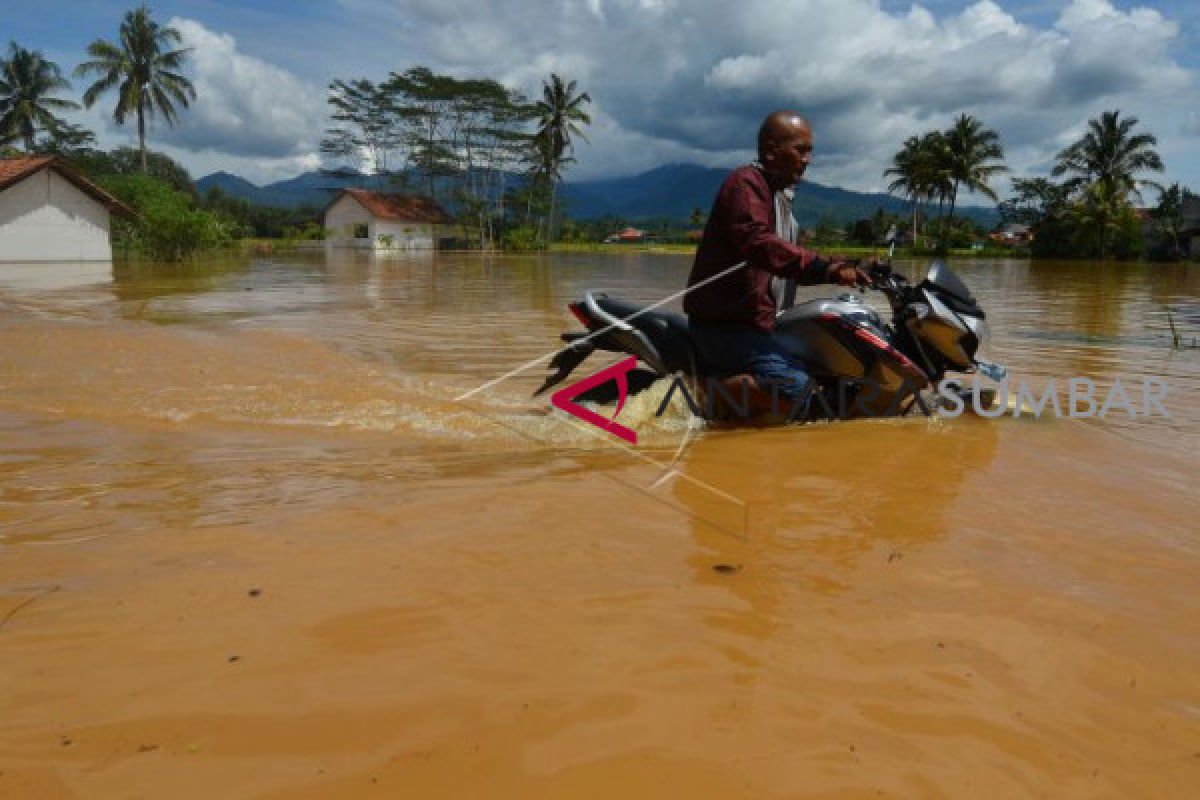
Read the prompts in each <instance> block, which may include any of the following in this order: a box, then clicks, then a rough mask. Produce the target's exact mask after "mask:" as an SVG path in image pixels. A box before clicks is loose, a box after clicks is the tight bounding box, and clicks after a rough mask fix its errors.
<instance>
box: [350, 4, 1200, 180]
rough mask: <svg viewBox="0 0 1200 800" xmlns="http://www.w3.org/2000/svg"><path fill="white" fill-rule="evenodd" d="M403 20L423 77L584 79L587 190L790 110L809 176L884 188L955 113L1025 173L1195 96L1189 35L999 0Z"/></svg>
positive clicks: (504, 10)
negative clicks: (648, 160) (1039, 13)
mask: <svg viewBox="0 0 1200 800" xmlns="http://www.w3.org/2000/svg"><path fill="white" fill-rule="evenodd" d="M352 1H353V0H343V2H352ZM393 8H395V6H393ZM402 13H403V14H404V15H405V17H406V20H407V25H406V26H405V27H404V30H405V31H406V32H407V33H402V34H401V36H402V38H405V41H404V42H403V44H404V47H403V48H402V49H403V50H404V51H406V52H410V53H412V54H413V60H414V61H421V59H424V61H423V62H421V63H430V64H432V65H435V66H440V67H441V68H443V69H446V68H448V69H451V70H454V71H456V72H459V73H461V74H486V75H489V76H491V77H495V78H497V79H500V80H503V81H505V82H507V83H509V84H510V85H518V86H521V87H523V88H525V89H526V90H527V91H530V92H536V91H537V87H538V84H539V82H540V80H541V79H542V78H543V77H545V76H546V75H547V74H549V72H551V71H554V72H559V73H560V74H562V75H564V76H567V77H571V78H577V79H579V81H580V84H581V86H583V88H586V89H587V90H588V91H589V92H590V93H591V95H592V97H593V98H594V99H595V101H596V107H597V108H599V109H602V110H603V113H604V116H605V117H606V119H607V120H608V121H609V124H608V125H607V126H606V127H605V129H603V130H601V129H597V130H595V131H594V134H595V135H594V136H593V137H592V141H593V146H591V147H583V148H581V149H580V151H579V153H578V157H579V165H578V167H577V168H576V174H600V173H621V172H627V171H629V169H630V168H637V166H638V165H640V162H642V161H644V160H645V154H646V153H647V152H663V153H677V154H681V155H686V154H693V155H694V154H697V153H700V154H708V158H706V159H704V160H707V161H710V162H712V161H722V160H723V161H731V160H736V159H738V158H742V157H745V156H747V155H748V154H749V152H750V148H751V147H752V141H753V134H754V130H755V128H756V127H757V123H758V121H759V119H760V118H761V116H762V114H763V113H764V112H765V111H766V110H769V109H771V108H776V107H781V106H784V107H797V108H800V109H801V110H803V111H804V112H805V113H807V114H808V115H809V116H810V118H811V119H812V120H813V122H814V126H815V127H816V130H817V136H818V147H819V153H818V161H817V163H816V165H815V166H814V170H813V175H814V177H816V178H817V179H823V180H832V181H839V182H842V183H844V184H845V185H850V186H856V187H858V188H877V187H878V186H879V185H880V183H881V180H880V176H879V173H880V171H881V169H882V167H883V166H884V164H885V162H886V161H887V159H888V157H889V156H890V154H891V152H893V151H894V150H895V148H896V147H897V146H898V143H899V142H900V141H902V140H903V138H904V137H905V136H907V135H911V134H913V133H917V132H919V131H921V130H924V129H927V128H929V127H931V126H934V125H937V126H942V125H945V124H948V123H949V121H950V120H951V119H952V118H953V116H954V115H956V114H957V113H959V112H963V111H965V112H968V113H973V114H975V115H977V116H979V117H980V118H982V119H983V120H984V121H985V123H987V124H989V125H990V126H992V127H995V128H997V129H998V130H999V131H1000V133H1001V135H1002V137H1003V138H1004V140H1005V142H1006V144H1007V145H1008V146H1009V150H1010V153H1011V154H1012V155H1013V156H1014V159H1013V160H1014V161H1016V162H1017V163H1016V164H1015V166H1017V167H1018V169H1020V168H1023V167H1026V166H1032V165H1034V164H1037V163H1039V162H1040V161H1044V160H1046V159H1048V158H1050V157H1052V155H1053V153H1054V152H1056V151H1057V150H1058V149H1059V148H1060V147H1061V144H1060V140H1061V139H1062V137H1063V133H1064V131H1066V130H1067V129H1069V128H1071V127H1072V126H1079V125H1080V124H1081V123H1082V122H1083V121H1085V120H1086V119H1087V118H1088V117H1090V116H1095V115H1096V114H1098V113H1099V112H1100V111H1102V110H1104V109H1105V108H1111V107H1120V108H1122V109H1128V110H1132V111H1135V112H1137V113H1138V115H1139V116H1141V118H1142V119H1143V121H1144V122H1146V123H1147V124H1149V125H1153V124H1154V122H1155V120H1156V119H1161V118H1162V117H1161V115H1159V114H1158V113H1157V111H1156V110H1155V109H1156V107H1157V104H1161V103H1162V102H1164V101H1169V102H1170V104H1171V105H1172V106H1173V107H1175V108H1178V107H1179V106H1180V105H1181V104H1182V105H1184V106H1187V105H1188V104H1189V103H1191V104H1192V105H1193V107H1194V105H1195V100H1196V98H1197V93H1196V89H1195V84H1194V76H1193V74H1192V73H1191V72H1190V71H1189V70H1188V69H1186V68H1184V67H1183V66H1181V65H1180V64H1179V63H1178V62H1177V61H1176V60H1175V58H1174V57H1173V55H1172V48H1174V47H1177V46H1178V44H1179V38H1180V29H1179V25H1178V23H1176V22H1174V21H1172V20H1169V19H1167V18H1166V17H1164V15H1163V14H1162V13H1160V12H1159V11H1155V10H1153V9H1148V8H1134V9H1131V10H1128V11H1125V10H1121V9H1117V8H1116V7H1114V6H1113V4H1112V3H1111V2H1109V0H1071V2H1070V3H1068V4H1067V5H1066V6H1065V8H1063V10H1062V12H1061V14H1060V16H1059V17H1058V19H1057V20H1056V21H1055V22H1054V24H1053V25H1050V26H1048V27H1038V26H1034V25H1031V24H1029V23H1024V22H1021V21H1020V20H1018V19H1017V18H1016V17H1015V16H1014V15H1013V14H1012V13H1010V12H1009V11H1007V10H1005V8H1004V7H1003V6H1002V5H1000V4H998V3H997V2H993V0H980V1H979V2H974V3H972V4H970V5H968V6H966V7H964V8H961V9H960V10H958V11H957V12H954V13H949V14H942V15H941V16H938V15H935V14H934V13H933V12H932V11H930V10H928V9H926V8H924V7H922V6H920V5H913V6H912V7H910V8H909V9H908V10H906V11H902V12H891V11H887V10H885V9H884V8H881V6H880V4H879V2H878V0H741V1H740V2H737V3H732V4H731V3H728V2H725V1H724V0H690V1H689V2H683V0H495V2H493V3H491V4H490V5H489V6H488V10H487V11H481V9H480V6H479V5H478V3H476V2H474V0H436V1H435V0H408V1H407V2H405V3H403V4H402ZM1188 98H1191V100H1189V99H1188ZM1179 125H1180V123H1179V122H1175V123H1173V124H1172V127H1174V128H1175V129H1178V127H1179ZM635 144H636V146H633V145H635ZM623 147H627V149H625V150H624V152H623Z"/></svg>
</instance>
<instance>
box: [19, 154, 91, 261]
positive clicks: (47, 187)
mask: <svg viewBox="0 0 1200 800" xmlns="http://www.w3.org/2000/svg"><path fill="white" fill-rule="evenodd" d="M108 229H109V219H108V209H107V208H105V207H104V206H103V205H102V204H101V203H98V202H96V201H95V200H93V199H92V198H91V197H90V196H89V195H87V194H85V193H84V192H82V191H80V190H79V189H78V188H76V187H75V185H74V184H73V183H71V182H70V181H68V180H66V179H65V178H63V177H61V176H60V175H59V174H58V173H56V172H54V171H53V170H50V169H43V170H40V171H39V172H37V173H35V174H33V175H30V176H29V177H28V178H26V179H25V180H23V181H21V182H19V183H17V184H15V185H13V186H10V187H8V188H7V189H5V190H4V191H0V262H5V261H7V262H16V261H24V262H29V261H112V244H111V243H110V242H109V237H108Z"/></svg>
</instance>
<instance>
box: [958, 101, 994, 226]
mask: <svg viewBox="0 0 1200 800" xmlns="http://www.w3.org/2000/svg"><path fill="white" fill-rule="evenodd" d="M944 135H945V139H946V147H947V149H948V151H949V163H948V166H949V171H950V179H951V180H952V181H953V186H952V188H951V190H950V219H954V206H955V205H956V203H957V202H958V189H959V186H960V185H961V186H965V187H966V188H967V190H968V191H972V192H979V193H981V194H984V195H986V196H988V197H990V198H991V199H992V200H993V201H995V200H998V199H999V198H997V197H996V193H995V192H994V191H992V189H991V187H990V186H988V180H989V179H990V178H991V177H992V176H993V175H996V174H998V173H1001V172H1007V171H1008V168H1007V167H1005V166H1004V165H1003V164H997V163H994V162H996V161H1002V160H1003V159H1004V148H1003V147H1002V146H1001V145H1000V136H999V135H998V134H997V133H996V132H995V131H993V130H989V129H987V128H984V127H983V123H982V122H980V121H979V120H977V119H975V118H974V117H972V116H970V115H968V114H960V115H959V117H958V119H956V120H954V126H953V127H951V128H950V130H948V131H946V133H945V134H944Z"/></svg>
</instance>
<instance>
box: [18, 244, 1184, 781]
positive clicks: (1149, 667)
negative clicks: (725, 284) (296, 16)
mask: <svg viewBox="0 0 1200 800" xmlns="http://www.w3.org/2000/svg"><path fill="white" fill-rule="evenodd" d="M689 263H690V260H689V259H688V258H687V257H681V256H672V255H656V254H650V253H630V254H629V255H627V256H609V255H571V256H553V257H550V256H546V257H511V258H499V257H497V258H485V257H482V256H462V255H454V254H439V255H438V256H437V257H436V259H435V258H434V257H432V256H429V257H414V258H408V259H397V258H391V259H372V258H370V257H367V256H354V255H339V256H329V257H326V256H325V255H323V254H319V253H318V254H311V255H303V256H286V255H282V256H274V257H270V258H265V259H253V260H250V259H230V260H227V261H219V262H213V263H204V264H199V265H188V266H182V267H181V266H169V265H162V266H153V265H124V264H118V265H116V267H115V268H113V267H111V266H108V265H103V266H100V267H91V266H78V265H30V266H24V267H12V266H0V431H2V438H0V797H5V798H7V797H13V798H18V797H19V798H34V797H36V798H56V797H72V798H74V797H79V798H84V797H86V798H105V797H151V796H154V797H172V798H189V797H196V798H213V797H221V798H235V797H267V798H285V797H286V798H293V797H301V798H304V797H312V798H316V797H359V796H363V797H366V796H387V797H480V798H488V797H512V798H531V797H554V798H561V797H571V798H578V797H595V798H612V797H615V796H619V797H666V796H679V797H697V798H701V797H712V798H730V797H746V798H763V797H821V798H858V797H892V798H912V797H951V798H957V797H967V796H970V797H986V798H991V797H995V798H1013V797H1032V796H1037V797H1055V798H1059V797H1089V798H1090V797H1122V798H1166V797H1188V796H1192V794H1193V789H1194V787H1196V786H1198V785H1200V588H1198V587H1200V522H1198V520H1200V497H1198V496H1197V492H1196V479H1197V470H1198V468H1200V459H1198V456H1197V453H1198V451H1200V402H1198V398H1200V394H1198V392H1200V349H1187V348H1184V349H1175V348H1173V347H1172V331H1171V323H1172V322H1173V323H1174V326H1175V330H1176V332H1177V333H1178V334H1179V336H1180V337H1181V338H1182V339H1183V340H1184V344H1188V343H1190V341H1191V339H1192V338H1193V337H1195V338H1197V339H1200V269H1198V268H1196V267H1190V268H1189V267H1187V266H1158V265H1122V264H1055V263H1029V262H1024V261H986V260H981V261H963V262H955V263H954V264H953V267H954V269H955V270H956V271H958V272H959V274H960V275H961V276H962V277H963V279H964V280H965V282H966V283H967V285H968V286H970V287H971V288H972V290H973V291H974V293H975V294H976V296H977V297H978V298H979V300H980V303H981V305H982V306H983V307H984V308H985V309H986V310H987V312H988V315H989V316H988V320H989V323H990V325H991V329H992V333H993V341H992V344H991V347H990V357H991V360H993V361H997V362H1000V363H1002V364H1005V365H1006V366H1007V367H1008V368H1009V373H1010V378H1011V379H1012V380H1014V381H1021V380H1023V381H1025V382H1026V383H1027V384H1028V385H1029V386H1030V387H1032V388H1034V389H1039V390H1041V389H1044V388H1045V387H1046V386H1047V385H1048V384H1049V382H1051V381H1054V382H1055V384H1056V386H1057V387H1058V394H1059V395H1060V397H1061V398H1062V405H1063V412H1064V414H1065V413H1066V412H1067V410H1068V409H1069V402H1068V399H1067V381H1068V380H1069V379H1071V378H1088V379H1090V380H1092V381H1093V382H1094V383H1095V385H1096V387H1097V389H1096V398H1095V399H1096V404H1097V406H1099V405H1100V403H1101V402H1103V400H1104V398H1105V397H1106V396H1107V394H1108V392H1109V391H1110V389H1111V387H1112V386H1113V384H1114V383H1115V382H1116V381H1118V380H1119V381H1120V382H1121V384H1122V386H1123V387H1124V388H1125V390H1126V393H1127V395H1128V398H1129V401H1130V402H1129V405H1128V407H1127V406H1123V405H1119V404H1118V405H1117V406H1116V407H1115V408H1112V407H1110V408H1109V409H1108V412H1107V413H1106V415H1105V418H1104V419H1097V418H1091V419H1083V418H1075V419H1071V418H1054V417H1053V415H1051V414H1048V415H1045V416H1043V417H1041V418H1040V419H1033V418H1031V417H1029V416H1023V417H1020V418H1015V419H1014V418H1013V417H1012V416H1011V415H1008V416H1005V417H1002V418H998V419H981V418H979V417H977V416H974V415H964V416H963V417H961V418H958V419H937V418H935V419H925V418H921V417H914V418H908V419H903V420H870V421H857V422H846V423H836V424H823V425H815V426H805V427H790V428H774V429H760V430H707V429H704V428H703V427H700V426H698V425H697V424H696V423H695V422H694V421H691V420H690V419H689V416H688V414H687V413H686V407H685V406H684V405H683V404H682V402H680V398H679V397H678V395H676V397H675V400H674V401H673V402H672V403H671V404H669V406H668V407H667V409H666V410H665V411H664V413H663V414H662V416H661V417H656V416H655V411H656V410H657V408H658V405H659V402H660V401H661V400H662V398H663V396H664V394H665V387H663V386H656V387H653V388H652V389H651V390H649V391H648V392H647V393H646V394H644V395H641V396H639V397H638V398H636V399H634V400H632V401H631V402H630V404H629V405H628V406H627V407H626V408H625V410H623V411H622V414H621V417H620V421H621V422H622V423H623V424H625V425H628V426H631V427H635V428H636V429H637V431H638V435H639V444H638V446H637V447H636V448H625V447H622V446H620V444H621V443H620V442H619V441H618V440H616V439H615V438H613V437H611V436H608V435H606V434H603V433H600V432H597V431H595V430H594V429H590V428H586V426H582V427H581V426H580V425H578V424H577V423H576V421H575V420H572V419H571V418H568V417H565V416H564V415H561V414H559V413H558V412H554V413H549V411H548V407H547V403H546V402H545V401H544V400H534V399H531V397H530V393H531V392H532V390H533V389H534V388H536V387H537V386H538V384H539V383H540V382H541V378H542V376H543V374H544V362H543V363H541V364H534V365H533V366H532V367H530V368H528V369H524V370H519V369H518V368H520V367H521V366H522V365H526V364H528V363H529V362H531V361H532V360H535V359H537V358H538V357H540V356H543V355H544V354H546V353H549V352H551V351H552V350H553V349H554V347H555V345H556V343H557V340H556V336H557V334H558V332H559V331H561V330H566V329H571V328H574V327H577V326H576V324H575V323H574V320H573V319H572V317H571V316H570V314H569V313H568V312H567V311H566V308H565V305H566V303H567V302H568V301H569V300H572V299H576V298H577V297H578V296H579V295H580V293H581V292H582V290H583V289H585V288H597V287H599V288H605V289H608V290H610V291H612V292H614V293H617V294H620V295H622V296H625V297H627V298H630V299H633V300H638V301H644V302H653V301H657V300H659V299H660V298H662V297H664V296H666V295H669V294H671V293H673V292H676V291H678V290H679V289H680V288H682V286H683V282H684V279H685V277H686V274H687V269H688V266H689ZM898 266H899V267H900V268H901V269H904V270H905V271H907V272H908V273H909V274H910V275H917V274H918V273H919V272H920V271H921V266H922V265H919V264H916V263H905V262H901V263H900V264H899V265H898ZM805 291H807V293H808V294H810V295H816V294H821V293H829V292H831V291H837V290H833V289H832V288H831V287H824V288H823V289H822V288H820V287H818V288H816V289H812V290H805ZM867 300H868V301H869V302H873V303H875V304H876V306H877V307H878V308H879V309H880V310H881V311H883V310H884V306H883V304H882V298H878V299H872V298H870V297H869V296H868V298H867ZM673 305H674V306H675V307H678V303H674V304H673ZM1168 307H1169V308H1170V309H1171V311H1172V315H1171V320H1170V321H1169V320H1168V315H1167V312H1166V309H1167V308H1168ZM593 362H594V364H593ZM593 362H588V365H585V367H584V368H582V369H581V370H580V371H579V373H578V374H579V375H580V376H582V375H584V374H587V373H588V372H590V371H591V369H589V365H590V366H594V367H596V368H598V367H599V366H601V365H602V364H604V363H605V362H604V361H603V360H602V359H601V358H599V357H596V358H594V359H593ZM509 373H513V374H511V375H509ZM506 375H507V376H508V377H503V376H506ZM502 377H503V379H502V380H499V381H496V379H498V378H502ZM1147 380H1151V381H1156V382H1157V383H1154V384H1153V387H1162V386H1165V387H1166V388H1165V391H1166V396H1165V398H1163V399H1162V406H1163V410H1165V412H1166V415H1165V416H1164V415H1163V414H1161V413H1158V410H1157V408H1156V407H1153V406H1151V405H1149V404H1144V403H1143V399H1144V395H1143V383H1144V382H1145V381H1147ZM493 381H496V382H494V383H491V382H493ZM485 385H486V388H485V389H483V390H482V391H479V392H478V393H476V394H473V395H471V396H470V397H469V398H468V399H466V400H461V401H460V400H456V398H459V397H461V396H462V395H463V394H464V393H466V392H469V391H470V390H473V389H476V388H478V387H481V386H485ZM1153 391H1154V392H1158V391H1160V389H1158V388H1154V389H1153ZM1130 409H1132V411H1133V412H1135V413H1134V414H1131V413H1130ZM1147 411H1149V412H1150V413H1149V414H1147V413H1145V412H1147ZM1188 787H1193V789H1189V788H1188Z"/></svg>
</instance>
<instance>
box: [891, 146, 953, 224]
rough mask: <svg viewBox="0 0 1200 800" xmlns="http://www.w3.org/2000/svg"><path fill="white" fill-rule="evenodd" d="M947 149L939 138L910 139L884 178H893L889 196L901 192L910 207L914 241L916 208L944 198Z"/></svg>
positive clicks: (897, 154) (946, 175)
mask: <svg viewBox="0 0 1200 800" xmlns="http://www.w3.org/2000/svg"><path fill="white" fill-rule="evenodd" d="M946 163H947V159H946V148H945V143H944V138H943V137H942V134H940V133H937V132H936V131H935V132H932V133H927V134H925V135H924V136H910V137H908V138H907V139H905V140H904V146H903V147H901V148H900V150H899V151H898V152H897V153H896V154H895V155H894V156H892V166H890V167H888V168H887V169H885V170H884V171H883V176H884V177H885V178H886V177H889V176H892V177H894V178H895V180H893V181H892V182H891V183H890V184H888V187H887V188H888V191H889V192H902V193H903V194H904V195H905V196H907V197H908V198H909V200H910V201H911V203H912V217H913V239H914V241H915V240H916V236H917V232H918V229H917V208H918V206H919V204H920V202H921V201H922V200H926V201H932V200H933V198H934V197H939V196H940V197H944V196H945V194H946V192H947V191H948V190H949V186H950V183H949V179H948V175H949V172H948V168H947V166H946Z"/></svg>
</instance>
